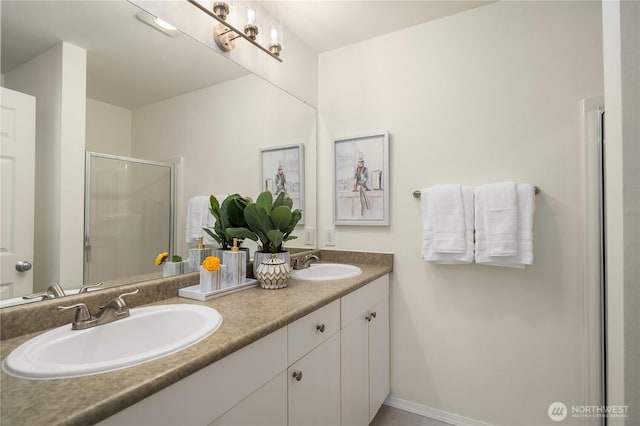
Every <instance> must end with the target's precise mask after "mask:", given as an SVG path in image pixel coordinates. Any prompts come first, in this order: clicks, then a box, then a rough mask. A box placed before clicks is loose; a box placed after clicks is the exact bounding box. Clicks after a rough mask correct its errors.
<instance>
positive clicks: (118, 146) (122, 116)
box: [86, 98, 132, 157]
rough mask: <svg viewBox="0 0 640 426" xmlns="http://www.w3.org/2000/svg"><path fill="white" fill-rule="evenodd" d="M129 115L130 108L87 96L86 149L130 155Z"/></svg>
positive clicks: (130, 113) (130, 114)
mask: <svg viewBox="0 0 640 426" xmlns="http://www.w3.org/2000/svg"><path fill="white" fill-rule="evenodd" d="M131 117H132V112H131V110H128V109H126V108H122V107H119V106H116V105H111V104H107V103H105V102H100V101H96V100H95V99H90V98H87V137H86V149H87V151H92V152H99V153H102V154H111V155H120V156H125V157H129V156H131Z"/></svg>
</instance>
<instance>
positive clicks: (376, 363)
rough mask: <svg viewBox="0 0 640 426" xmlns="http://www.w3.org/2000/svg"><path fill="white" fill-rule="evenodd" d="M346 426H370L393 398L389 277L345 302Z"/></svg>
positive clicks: (343, 378)
mask: <svg viewBox="0 0 640 426" xmlns="http://www.w3.org/2000/svg"><path fill="white" fill-rule="evenodd" d="M341 316H342V330H341V332H340V337H341V363H342V369H341V399H342V413H341V419H342V422H341V423H342V425H343V426H358V425H367V424H369V422H370V421H371V420H372V419H373V417H374V416H375V414H376V413H377V412H378V409H379V408H380V406H381V405H382V403H383V402H384V400H385V399H386V397H387V395H389V276H388V275H385V276H384V277H381V278H378V279H377V280H375V281H374V282H372V283H371V284H368V285H366V286H364V287H362V288H360V289H358V290H356V291H354V292H353V293H350V294H348V295H346V296H344V297H343V298H342V306H341Z"/></svg>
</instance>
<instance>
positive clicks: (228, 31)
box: [187, 0, 282, 62]
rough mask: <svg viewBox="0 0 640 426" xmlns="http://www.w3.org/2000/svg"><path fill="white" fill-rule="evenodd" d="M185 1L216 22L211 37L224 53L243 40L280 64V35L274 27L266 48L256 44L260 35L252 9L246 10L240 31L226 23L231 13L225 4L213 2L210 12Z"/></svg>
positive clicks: (195, 3)
mask: <svg viewBox="0 0 640 426" xmlns="http://www.w3.org/2000/svg"><path fill="white" fill-rule="evenodd" d="M187 1H188V2H189V3H191V4H192V5H194V6H195V7H197V8H198V9H200V10H201V11H202V12H204V13H206V14H207V15H209V16H210V17H212V18H213V19H215V20H216V21H217V24H216V25H215V26H214V28H213V36H214V40H215V42H216V45H217V46H218V47H219V48H220V49H221V50H223V51H225V52H230V51H232V50H233V49H235V47H236V42H235V41H236V39H238V38H243V39H245V40H247V41H248V42H249V43H251V44H253V45H254V46H255V47H257V48H258V49H260V50H262V51H263V52H264V53H266V54H267V55H269V56H271V57H272V58H273V59H275V60H276V61H278V62H282V58H280V51H281V50H282V44H281V41H280V40H279V38H278V37H279V36H280V33H279V32H278V30H277V29H276V28H275V27H273V28H271V30H270V32H269V35H270V38H271V40H270V42H269V44H268V46H267V47H264V46H262V45H261V44H260V43H258V41H257V37H258V34H259V33H260V27H259V26H258V25H257V24H256V10H255V9H254V8H252V7H248V8H247V9H246V24H245V25H244V27H243V29H242V30H241V29H238V28H236V27H234V26H233V25H231V24H230V23H229V22H227V17H228V15H229V13H230V11H231V10H230V9H231V8H230V7H229V4H228V3H227V2H225V1H214V2H213V5H212V7H211V10H209V9H208V8H207V7H205V6H204V5H202V4H201V3H200V1H198V0H187Z"/></svg>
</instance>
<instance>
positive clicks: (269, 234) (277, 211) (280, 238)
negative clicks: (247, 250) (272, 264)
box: [226, 191, 302, 276]
mask: <svg viewBox="0 0 640 426" xmlns="http://www.w3.org/2000/svg"><path fill="white" fill-rule="evenodd" d="M292 208H293V200H292V199H291V198H290V197H289V196H288V195H286V194H285V193H280V194H279V195H278V196H277V197H276V199H275V200H274V199H273V195H272V194H271V192H270V191H265V192H263V193H261V194H260V195H259V196H258V198H257V199H256V201H255V203H249V204H248V205H247V206H246V207H245V209H244V218H245V220H246V223H247V226H246V227H231V228H227V229H226V232H227V233H228V234H229V235H231V237H232V238H233V237H235V238H249V239H251V240H253V241H256V242H257V243H258V251H256V253H254V259H253V273H254V276H255V275H256V273H257V269H258V266H260V264H261V263H262V261H264V260H268V259H270V258H271V254H275V255H276V257H277V258H279V259H282V260H284V261H285V262H286V263H287V264H289V261H290V256H289V252H288V251H286V250H285V249H284V243H285V242H287V241H290V240H293V239H294V238H297V237H296V236H294V235H291V233H292V232H293V230H294V229H295V227H296V225H297V224H298V222H299V221H300V219H302V212H301V211H300V210H299V209H295V210H292Z"/></svg>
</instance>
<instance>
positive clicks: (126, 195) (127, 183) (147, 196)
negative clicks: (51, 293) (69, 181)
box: [84, 152, 175, 284]
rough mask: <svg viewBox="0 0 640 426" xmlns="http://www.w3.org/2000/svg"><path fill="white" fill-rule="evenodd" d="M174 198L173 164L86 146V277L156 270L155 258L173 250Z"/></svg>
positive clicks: (131, 276)
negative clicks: (95, 150)
mask: <svg viewBox="0 0 640 426" xmlns="http://www.w3.org/2000/svg"><path fill="white" fill-rule="evenodd" d="M174 198H175V170H174V165H173V164H166V163H160V162H155V161H147V160H141V159H137V158H129V157H120V156H114V155H108V154H99V153H95V152H87V153H86V162H85V216H84V217H85V224H84V282H85V283H95V282H99V281H103V282H108V281H115V283H118V282H122V283H125V282H132V281H141V280H144V279H149V278H152V277H154V276H160V272H161V268H158V267H157V266H155V264H154V260H155V258H156V256H157V255H158V253H161V252H164V251H167V252H169V253H173V244H174V219H173V218H174ZM115 283H114V284H115Z"/></svg>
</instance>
